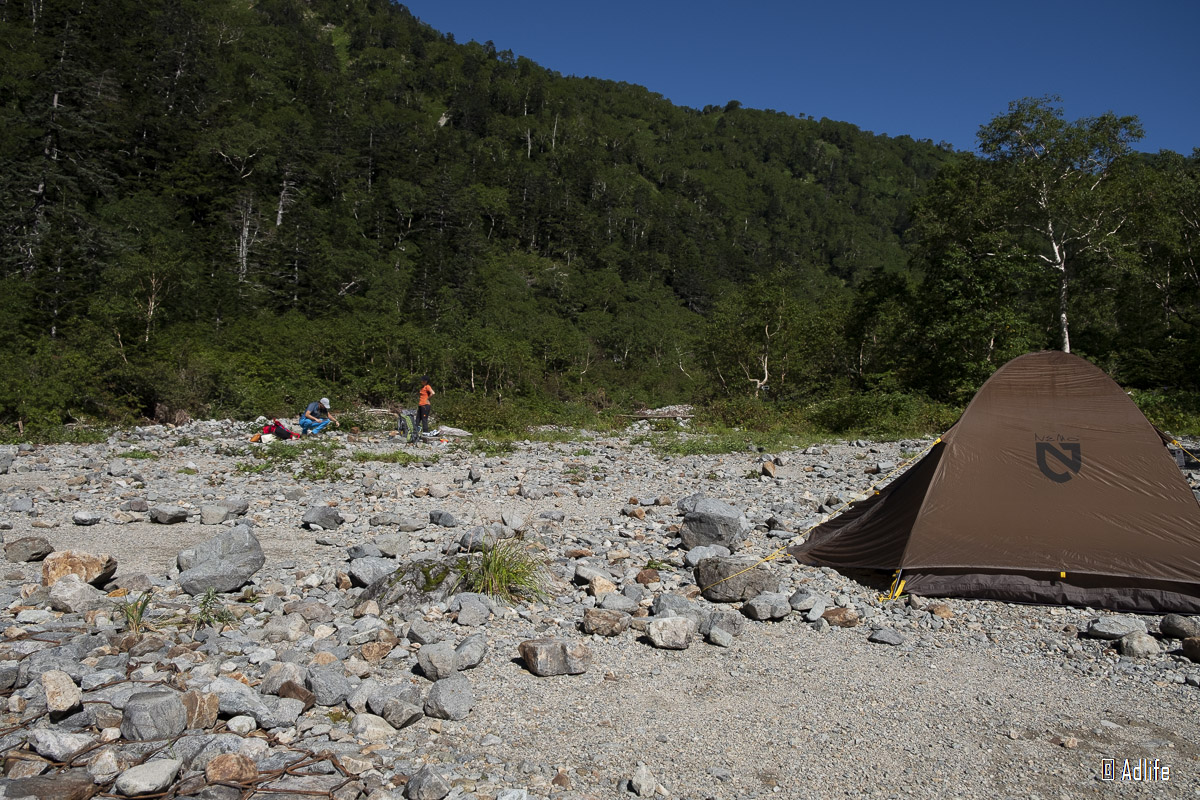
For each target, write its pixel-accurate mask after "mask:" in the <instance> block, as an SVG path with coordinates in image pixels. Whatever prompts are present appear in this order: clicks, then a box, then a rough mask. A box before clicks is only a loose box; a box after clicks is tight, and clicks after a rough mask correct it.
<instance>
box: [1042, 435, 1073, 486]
mask: <svg viewBox="0 0 1200 800" xmlns="http://www.w3.org/2000/svg"><path fill="white" fill-rule="evenodd" d="M1052 462H1053V464H1052ZM1037 465H1038V469H1040V470H1041V471H1042V474H1043V475H1045V476H1046V477H1047V478H1049V479H1050V480H1052V481H1054V482H1055V483H1066V482H1067V481H1069V480H1071V478H1073V477H1075V476H1076V475H1077V474H1079V468H1080V467H1082V466H1083V453H1082V452H1081V450H1080V448H1079V442H1062V443H1060V444H1059V445H1058V446H1055V445H1054V444H1052V443H1051V442H1038V443H1037ZM1054 465H1057V466H1061V467H1066V471H1065V472H1059V471H1058V470H1056V469H1055V468H1054Z"/></svg>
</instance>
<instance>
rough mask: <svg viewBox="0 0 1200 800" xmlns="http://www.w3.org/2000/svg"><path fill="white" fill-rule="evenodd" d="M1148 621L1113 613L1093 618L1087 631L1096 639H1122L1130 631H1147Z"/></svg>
mask: <svg viewBox="0 0 1200 800" xmlns="http://www.w3.org/2000/svg"><path fill="white" fill-rule="evenodd" d="M1145 632H1146V623H1145V622H1143V621H1142V620H1140V619H1138V618H1137V617H1129V616H1118V615H1111V616H1105V617H1100V618H1099V619H1094V620H1092V622H1091V624H1090V625H1088V629H1087V633H1088V636H1091V637H1092V638H1094V639H1120V638H1121V637H1122V636H1125V635H1127V634H1130V633H1145Z"/></svg>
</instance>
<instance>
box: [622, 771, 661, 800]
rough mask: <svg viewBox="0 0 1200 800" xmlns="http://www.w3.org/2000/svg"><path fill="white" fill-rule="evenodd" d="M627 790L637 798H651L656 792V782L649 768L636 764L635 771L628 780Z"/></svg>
mask: <svg viewBox="0 0 1200 800" xmlns="http://www.w3.org/2000/svg"><path fill="white" fill-rule="evenodd" d="M629 789H630V791H632V792H633V793H634V794H636V795H637V796H638V797H653V796H654V793H655V792H656V791H657V790H658V781H657V780H656V779H655V777H654V774H653V773H652V772H650V768H649V767H647V766H646V765H645V764H638V765H637V769H635V770H634V771H633V775H632V776H631V777H630V778H629Z"/></svg>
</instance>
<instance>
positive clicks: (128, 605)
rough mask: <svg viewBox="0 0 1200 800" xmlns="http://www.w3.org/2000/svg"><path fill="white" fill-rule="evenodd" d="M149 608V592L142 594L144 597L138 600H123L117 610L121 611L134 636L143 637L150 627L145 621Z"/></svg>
mask: <svg viewBox="0 0 1200 800" xmlns="http://www.w3.org/2000/svg"><path fill="white" fill-rule="evenodd" d="M149 607H150V593H149V592H142V596H141V597H139V598H138V599H137V600H123V601H121V602H120V603H118V605H117V608H119V609H120V610H121V615H122V616H123V617H125V624H126V625H127V626H128V627H129V632H130V633H132V634H133V635H134V636H141V635H142V631H143V630H145V629H146V628H147V627H149V626H148V624H147V623H146V620H145V616H146V609H147V608H149Z"/></svg>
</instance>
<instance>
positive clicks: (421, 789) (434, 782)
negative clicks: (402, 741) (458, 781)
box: [404, 764, 452, 800]
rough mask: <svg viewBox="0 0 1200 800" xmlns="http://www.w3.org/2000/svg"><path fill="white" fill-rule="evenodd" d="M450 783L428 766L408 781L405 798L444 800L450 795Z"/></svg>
mask: <svg viewBox="0 0 1200 800" xmlns="http://www.w3.org/2000/svg"><path fill="white" fill-rule="evenodd" d="M451 788H452V787H451V786H450V782H449V781H448V780H446V778H444V777H443V776H442V774H441V773H440V772H438V771H437V770H436V769H434V768H433V767H432V766H430V765H428V764H426V765H425V766H423V767H421V769H420V770H418V771H417V774H415V775H413V776H412V777H411V778H409V779H408V785H407V786H405V787H404V796H405V797H407V798H408V800H442V798H443V797H445V796H446V795H448V794H450V789H451Z"/></svg>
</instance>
